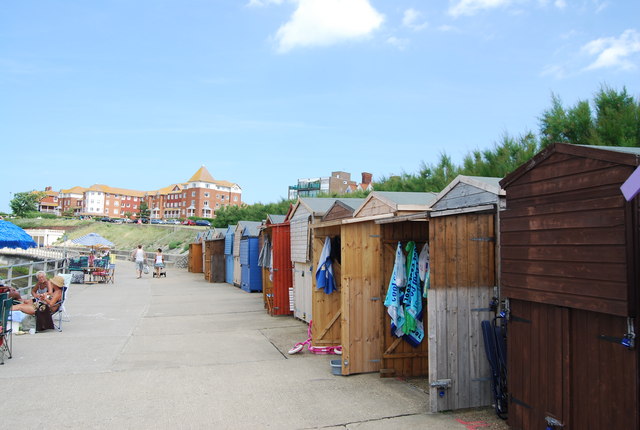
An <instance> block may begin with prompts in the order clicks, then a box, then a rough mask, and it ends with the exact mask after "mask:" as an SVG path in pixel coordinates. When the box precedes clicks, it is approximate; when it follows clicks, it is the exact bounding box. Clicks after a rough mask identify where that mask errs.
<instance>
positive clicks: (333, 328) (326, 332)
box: [311, 206, 342, 346]
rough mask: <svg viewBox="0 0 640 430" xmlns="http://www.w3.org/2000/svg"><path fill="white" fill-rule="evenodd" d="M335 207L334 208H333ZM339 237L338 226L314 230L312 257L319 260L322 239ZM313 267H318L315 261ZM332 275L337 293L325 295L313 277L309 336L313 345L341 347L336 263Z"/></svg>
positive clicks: (339, 287) (339, 276) (338, 267)
mask: <svg viewBox="0 0 640 430" xmlns="http://www.w3.org/2000/svg"><path fill="white" fill-rule="evenodd" d="M334 207H335V206H334ZM339 235H340V226H339V225H338V226H333V227H326V228H316V229H315V231H314V239H313V255H314V258H316V259H317V258H319V257H320V254H321V253H322V248H323V246H324V240H325V239H324V238H325V237H327V236H329V237H334V236H339ZM314 267H318V261H315V264H314ZM332 267H333V275H334V278H335V280H336V287H337V289H338V291H334V292H333V293H331V294H328V295H327V294H326V293H325V292H324V290H321V289H318V288H317V287H316V280H315V276H314V277H313V293H312V294H313V296H312V314H313V325H312V327H311V336H312V340H313V344H314V345H319V346H320V345H341V344H342V340H341V334H342V333H341V319H340V313H341V300H340V298H341V297H340V296H341V294H340V292H341V290H342V287H341V283H342V268H341V264H340V263H339V262H338V261H334V262H333V263H332Z"/></svg>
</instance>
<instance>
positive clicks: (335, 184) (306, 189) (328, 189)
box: [287, 172, 373, 200]
mask: <svg viewBox="0 0 640 430" xmlns="http://www.w3.org/2000/svg"><path fill="white" fill-rule="evenodd" d="M372 177H373V175H372V174H371V173H367V172H362V182H361V183H360V184H358V183H357V182H355V181H352V180H351V173H347V172H331V176H328V177H321V178H302V179H298V183H297V184H296V185H291V186H289V190H288V193H287V196H288V198H289V200H295V199H297V198H298V197H317V196H318V195H319V194H333V193H336V194H346V193H351V192H353V191H356V190H363V191H370V190H372V189H373V183H372V182H371V181H372Z"/></svg>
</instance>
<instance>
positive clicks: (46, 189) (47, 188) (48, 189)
mask: <svg viewBox="0 0 640 430" xmlns="http://www.w3.org/2000/svg"><path fill="white" fill-rule="evenodd" d="M44 190H45V191H51V190H52V188H51V187H44Z"/></svg>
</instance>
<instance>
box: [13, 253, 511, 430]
mask: <svg viewBox="0 0 640 430" xmlns="http://www.w3.org/2000/svg"><path fill="white" fill-rule="evenodd" d="M167 274H168V277H167V278H161V279H154V278H152V277H151V275H144V277H143V278H142V279H135V272H134V267H133V263H130V262H121V261H118V264H117V270H116V276H115V277H116V282H115V284H113V285H111V284H109V285H103V284H97V285H75V284H74V285H72V286H71V288H70V291H69V296H68V300H67V305H66V307H67V310H68V313H69V314H70V318H71V320H70V321H69V322H63V331H62V332H57V331H48V332H44V333H38V334H35V335H29V334H26V335H22V336H14V337H13V350H14V357H13V359H11V360H6V363H5V365H4V366H0V386H1V387H2V392H3V403H4V408H3V410H4V413H3V414H2V417H1V418H0V428H1V429H15V430H18V429H20V430H22V429H35V428H71V429H133V428H135V429H147V428H154V429H168V428H171V429H176V428H178V429H182V428H185V429H249V428H251V429H261V428H273V429H308V428H342V429H344V428H348V429H390V428H403V429H469V428H502V427H494V425H497V424H496V423H495V422H494V421H496V420H493V419H492V414H491V412H490V411H480V412H478V411H473V412H471V413H466V414H465V413H456V414H428V413H426V410H427V394H426V393H425V392H424V391H422V390H421V389H419V388H418V387H416V386H414V385H412V384H409V383H407V382H405V381H402V380H398V379H381V378H380V377H379V375H378V374H366V375H353V376H348V377H343V376H334V375H332V374H331V369H330V366H329V360H330V359H331V357H332V356H326V355H313V354H311V353H309V352H308V351H306V350H305V352H303V353H299V354H297V355H293V356H289V355H287V352H286V351H287V350H288V349H289V348H291V347H292V346H293V344H294V343H295V342H298V341H301V340H304V339H306V336H307V328H306V325H305V324H304V323H302V322H300V321H298V320H295V319H294V318H292V317H271V316H269V315H267V314H266V312H265V311H264V309H263V306H262V295H261V294H255V293H254V294H249V293H246V292H244V291H242V290H240V289H238V288H236V287H233V286H230V285H228V284H210V283H207V282H206V281H205V280H204V278H203V275H202V274H192V273H188V272H187V271H186V270H183V269H171V268H170V269H168V271H167ZM457 419H462V420H464V421H467V422H469V421H472V420H476V422H477V420H482V421H483V422H487V423H488V424H491V427H487V426H484V425H483V426H481V427H472V426H470V425H469V424H467V425H464V424H461V423H459V422H458V421H457Z"/></svg>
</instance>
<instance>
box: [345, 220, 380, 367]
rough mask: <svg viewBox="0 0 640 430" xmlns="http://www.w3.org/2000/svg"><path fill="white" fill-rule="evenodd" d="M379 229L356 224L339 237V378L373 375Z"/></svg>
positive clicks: (377, 321) (376, 352) (377, 346)
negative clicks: (340, 294) (340, 372)
mask: <svg viewBox="0 0 640 430" xmlns="http://www.w3.org/2000/svg"><path fill="white" fill-rule="evenodd" d="M381 261H382V240H381V229H380V226H379V225H377V224H374V223H373V222H367V223H358V224H354V225H352V226H349V227H348V228H345V229H344V232H343V237H342V296H341V299H342V320H341V324H342V336H341V338H342V348H343V352H342V374H343V375H349V374H352V373H363V372H377V371H379V370H380V366H381V361H382V337H383V336H382V335H383V334H382V321H383V317H382V316H383V313H384V305H383V302H384V297H383V296H382V294H383V286H382V284H383V280H382V264H381Z"/></svg>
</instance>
